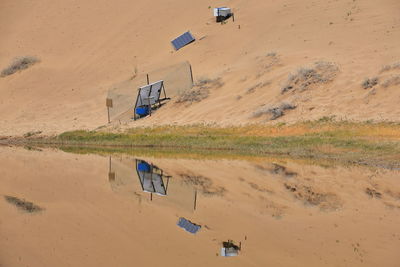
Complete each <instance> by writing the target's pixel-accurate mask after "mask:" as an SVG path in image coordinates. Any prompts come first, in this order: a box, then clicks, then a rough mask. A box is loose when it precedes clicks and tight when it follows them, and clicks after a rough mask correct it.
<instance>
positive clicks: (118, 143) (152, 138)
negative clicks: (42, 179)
mask: <svg viewBox="0 0 400 267" xmlns="http://www.w3.org/2000/svg"><path fill="white" fill-rule="evenodd" d="M24 140H26V141H27V142H31V143H33V142H37V143H47V144H55V145H57V144H58V145H63V146H69V147H71V146H75V145H76V146H90V147H94V146H101V147H103V149H104V148H107V147H108V149H111V148H112V149H121V150H123V149H132V148H135V149H142V148H143V149H144V148H152V149H153V150H154V149H167V150H170V151H174V150H178V151H179V152H180V153H186V154H187V153H193V151H205V152H206V153H223V154H237V155H238V154H240V155H244V156H248V155H258V156H266V155H273V156H274V157H275V156H277V157H281V156H284V157H293V158H299V159H319V160H320V159H329V160H334V161H340V162H342V163H358V164H363V165H370V166H379V167H385V168H400V124H396V123H353V122H346V121H331V120H328V121H309V122H302V123H296V124H291V125H289V124H286V125H280V126H279V127H276V126H274V125H248V126H244V127H226V128H219V127H209V126H204V125H190V126H159V127H151V128H150V127H149V128H134V129H130V130H127V131H126V132H123V133H110V132H104V131H72V132H65V133H63V134H61V135H59V136H58V137H56V138H49V139H37V140H36V141H35V139H24ZM84 150H86V148H85V149H84ZM205 152H202V153H205ZM168 153H171V152H168ZM196 153H197V152H196Z"/></svg>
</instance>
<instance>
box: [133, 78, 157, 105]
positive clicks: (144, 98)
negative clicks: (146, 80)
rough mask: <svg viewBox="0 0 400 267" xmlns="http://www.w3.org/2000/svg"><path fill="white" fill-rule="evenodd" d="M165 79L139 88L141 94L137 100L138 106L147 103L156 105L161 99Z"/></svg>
mask: <svg viewBox="0 0 400 267" xmlns="http://www.w3.org/2000/svg"><path fill="white" fill-rule="evenodd" d="M162 86H163V81H158V82H155V83H151V84H149V85H145V86H142V87H140V88H139V95H138V99H137V101H136V107H142V106H146V105H149V103H150V105H154V104H156V103H157V102H158V100H159V99H160V93H161V88H162Z"/></svg>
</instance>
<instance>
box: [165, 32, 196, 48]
mask: <svg viewBox="0 0 400 267" xmlns="http://www.w3.org/2000/svg"><path fill="white" fill-rule="evenodd" d="M195 40H196V39H194V37H193V35H192V34H191V33H190V32H185V33H184V34H182V35H181V36H179V37H178V38H176V39H174V40H173V41H171V43H172V45H173V46H174V48H175V50H178V49H181V48H182V47H184V46H185V45H187V44H190V43H191V42H194V41H195Z"/></svg>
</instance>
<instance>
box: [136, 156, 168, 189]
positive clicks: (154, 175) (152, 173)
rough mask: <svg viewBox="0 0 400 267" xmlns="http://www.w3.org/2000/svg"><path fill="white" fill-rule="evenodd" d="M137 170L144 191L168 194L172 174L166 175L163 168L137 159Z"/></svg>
mask: <svg viewBox="0 0 400 267" xmlns="http://www.w3.org/2000/svg"><path fill="white" fill-rule="evenodd" d="M136 171H137V174H138V177H139V181H140V184H141V186H142V190H143V191H144V192H148V193H155V194H157V195H160V196H166V195H167V189H168V183H169V178H170V176H166V175H164V173H163V170H161V169H159V168H158V167H157V166H155V165H153V164H149V163H147V162H146V161H144V160H139V159H137V160H136ZM164 177H165V178H166V184H164V180H163V178H164Z"/></svg>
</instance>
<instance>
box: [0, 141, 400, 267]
mask: <svg viewBox="0 0 400 267" xmlns="http://www.w3.org/2000/svg"><path fill="white" fill-rule="evenodd" d="M0 211H1V217H0V266H4V267H12V266H41V267H43V266H388V267H390V266H393V267H394V266H400V254H399V248H400V230H399V229H400V228H399V225H400V172H399V171H396V170H395V171H390V170H384V169H372V168H367V167H357V166H350V167H349V166H347V167H343V166H327V165H324V166H322V165H310V164H305V163H301V162H298V161H297V162H296V161H290V160H282V159H278V160H272V159H260V158H258V159H252V160H248V159H247V160H228V159H202V160H198V159H189V158H160V157H149V156H141V155H137V156H127V155H111V156H109V155H79V154H72V153H66V152H63V151H60V150H56V149H41V150H27V149H24V148H16V147H0ZM182 220H183V221H182ZM182 222H184V223H182ZM178 223H180V224H181V225H180V226H178V225H177V224H178ZM229 240H231V241H230V242H231V243H230V245H229V246H230V248H229V249H228V250H227V252H230V253H231V254H236V252H237V256H233V257H223V256H221V253H223V252H224V250H223V242H225V246H226V245H227V242H228V241H229Z"/></svg>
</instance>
